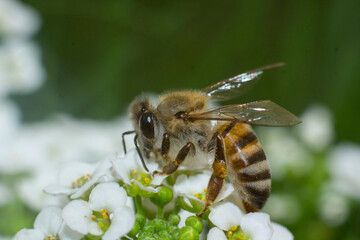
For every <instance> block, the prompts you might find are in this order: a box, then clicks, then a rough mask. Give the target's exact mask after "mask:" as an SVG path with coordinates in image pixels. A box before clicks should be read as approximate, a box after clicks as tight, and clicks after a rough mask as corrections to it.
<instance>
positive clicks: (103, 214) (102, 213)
mask: <svg viewBox="0 0 360 240" xmlns="http://www.w3.org/2000/svg"><path fill="white" fill-rule="evenodd" d="M100 213H101V215H102V217H103V218H104V219H107V218H108V214H107V212H106V210H105V209H101V210H100Z"/></svg>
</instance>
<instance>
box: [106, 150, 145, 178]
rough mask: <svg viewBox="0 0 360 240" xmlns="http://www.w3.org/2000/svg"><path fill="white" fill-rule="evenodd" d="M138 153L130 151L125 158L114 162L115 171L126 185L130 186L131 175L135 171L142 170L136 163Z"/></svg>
mask: <svg viewBox="0 0 360 240" xmlns="http://www.w3.org/2000/svg"><path fill="white" fill-rule="evenodd" d="M136 157H137V152H136V151H135V150H131V151H129V152H128V153H127V154H126V155H125V157H124V158H117V159H116V160H112V161H111V163H112V165H113V169H114V171H115V173H116V174H117V175H118V176H119V178H120V179H121V180H122V181H124V183H126V184H130V173H131V172H132V171H134V170H135V169H138V168H140V166H139V165H138V164H137V161H136Z"/></svg>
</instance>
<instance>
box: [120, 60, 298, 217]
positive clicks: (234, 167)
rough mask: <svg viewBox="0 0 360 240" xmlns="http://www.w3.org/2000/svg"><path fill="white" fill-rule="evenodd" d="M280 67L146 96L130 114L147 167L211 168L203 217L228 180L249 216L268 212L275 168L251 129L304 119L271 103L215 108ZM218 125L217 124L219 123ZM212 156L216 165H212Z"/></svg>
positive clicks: (169, 170)
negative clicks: (159, 163)
mask: <svg viewBox="0 0 360 240" xmlns="http://www.w3.org/2000/svg"><path fill="white" fill-rule="evenodd" d="M281 65H283V63H277V64H273V65H268V66H264V67H261V68H259V69H256V70H252V71H248V72H245V73H242V74H240V75H237V76H235V77H232V78H228V79H225V80H223V81H220V82H218V83H216V84H214V85H211V86H209V87H207V88H204V89H202V90H200V91H198V90H190V91H173V92H168V93H165V94H163V95H161V96H159V98H158V99H157V102H155V103H153V102H151V101H150V100H149V98H148V97H147V96H145V95H141V96H139V97H137V98H136V99H135V100H134V101H133V102H132V103H131V105H130V108H129V116H130V119H131V120H132V123H133V127H134V130H133V131H128V132H125V133H123V144H124V148H125V151H126V147H125V142H124V136H125V135H127V134H132V133H134V134H135V138H134V143H135V146H136V149H137V152H138V154H139V156H140V158H141V161H142V163H143V166H144V168H145V169H146V170H147V171H148V169H147V167H146V164H145V161H144V158H143V156H144V157H145V158H150V156H152V155H155V156H157V157H160V158H161V159H162V160H163V161H164V167H163V168H162V170H161V171H154V172H153V174H164V175H170V174H172V173H174V172H175V171H176V170H177V169H178V168H179V167H180V166H181V165H185V166H187V167H189V168H190V169H198V168H204V167H206V166H207V167H209V163H210V164H212V169H213V173H212V176H211V178H210V180H209V183H208V187H207V192H206V202H205V207H204V209H203V210H202V212H201V213H199V214H198V216H199V217H201V216H202V215H203V214H204V213H205V212H206V211H207V209H208V208H209V206H210V205H211V204H212V203H214V201H215V199H216V197H217V196H218V194H219V193H220V191H221V189H222V187H223V184H224V181H225V178H226V177H228V178H229V179H230V182H231V183H232V185H233V186H234V188H235V189H236V190H237V192H238V193H239V195H240V196H241V201H242V203H243V207H244V209H245V211H246V212H256V211H259V210H261V209H262V208H263V206H264V204H265V202H266V200H267V198H268V197H269V196H270V191H271V174H270V168H269V164H268V162H267V161H266V156H265V153H264V150H263V148H262V147H261V144H260V142H259V141H258V139H257V137H256V135H255V133H254V132H253V130H252V128H251V126H250V124H251V125H265V126H291V125H296V124H298V123H300V122H301V121H300V120H299V119H298V118H297V117H296V116H295V115H293V114H292V113H290V112H289V111H287V110H285V109H284V108H282V107H280V106H279V105H277V104H275V103H273V102H272V101H270V100H263V101H255V102H250V103H245V104H236V105H226V106H220V107H214V106H215V105H214V103H216V102H219V101H223V100H228V99H230V98H232V97H235V96H238V95H239V94H242V93H243V92H244V91H245V90H246V89H248V88H249V87H251V86H252V85H254V83H255V82H256V81H257V80H258V79H259V78H260V77H261V76H262V74H263V71H264V70H266V69H270V68H274V67H278V66H281ZM214 122H215V124H213V123H214ZM209 156H211V162H209V161H208V159H209Z"/></svg>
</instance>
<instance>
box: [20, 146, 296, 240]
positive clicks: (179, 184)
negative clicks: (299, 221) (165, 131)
mask: <svg viewBox="0 0 360 240" xmlns="http://www.w3.org/2000/svg"><path fill="white" fill-rule="evenodd" d="M147 166H148V168H149V169H150V171H151V172H152V171H154V170H156V169H159V167H160V166H159V165H158V164H157V163H156V162H155V161H153V162H151V161H150V162H149V163H148V165H147ZM210 176H211V173H210V172H208V171H203V172H201V173H199V171H197V172H192V171H191V170H189V169H185V170H182V171H181V172H180V173H177V174H175V175H174V176H169V177H167V178H166V177H165V176H159V175H155V176H152V175H151V174H150V173H148V172H146V171H145V169H144V168H143V166H142V165H141V161H140V158H139V157H138V155H137V152H136V151H135V150H132V151H130V152H128V153H127V154H126V155H125V156H124V157H120V156H118V155H115V156H112V157H109V158H107V159H105V160H104V161H102V162H100V163H98V164H97V165H96V166H93V165H91V164H87V163H81V162H72V163H68V164H67V165H65V166H64V168H63V169H61V170H60V171H59V174H58V178H57V179H58V180H57V183H55V184H51V185H49V186H48V187H46V188H45V192H47V193H48V194H52V195H55V196H58V197H61V196H65V197H66V198H65V199H66V200H65V203H64V202H63V206H62V207H60V206H56V207H55V206H51V207H46V208H44V209H43V210H42V211H41V212H40V213H39V215H38V217H37V218H36V220H35V224H34V229H23V230H21V231H19V232H18V233H17V234H16V236H15V240H23V239H50V240H60V239H61V240H64V239H74V240H75V239H104V240H111V239H113V240H116V239H121V238H124V239H143V240H145V239H200V237H201V236H202V238H205V237H207V238H208V239H239V240H240V239H244V240H247V239H250V238H251V239H253V240H266V239H268V240H270V239H274V238H273V236H275V235H276V234H280V235H283V236H286V237H284V238H283V239H289V240H290V239H292V238H293V237H292V234H291V233H290V232H289V231H288V230H286V229H285V228H284V227H277V226H278V225H274V224H272V223H270V220H269V219H270V218H269V215H267V214H265V213H251V214H245V213H243V212H242V211H241V210H240V208H239V207H238V206H236V205H235V204H233V203H231V202H229V201H227V199H228V198H229V197H230V196H231V195H232V194H233V192H234V188H233V187H232V186H231V184H230V183H226V184H225V186H224V188H223V190H222V192H221V194H220V195H219V197H218V198H217V199H216V201H215V204H213V205H212V206H211V209H210V214H206V215H205V216H204V217H203V218H202V219H200V218H198V217H197V216H196V214H197V213H199V212H201V210H202V208H203V207H204V203H205V198H206V186H207V183H208V181H209V179H210ZM274 226H276V227H274Z"/></svg>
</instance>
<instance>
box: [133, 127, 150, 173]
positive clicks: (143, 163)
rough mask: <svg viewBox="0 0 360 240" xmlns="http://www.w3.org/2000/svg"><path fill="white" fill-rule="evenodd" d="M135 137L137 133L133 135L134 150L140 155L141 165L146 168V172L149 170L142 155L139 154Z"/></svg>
mask: <svg viewBox="0 0 360 240" xmlns="http://www.w3.org/2000/svg"><path fill="white" fill-rule="evenodd" d="M137 137H138V135H137V134H136V135H135V137H134V143H135V147H136V151H137V152H138V154H139V156H140V159H141V162H142V165H143V167H144V168H145V170H146V171H147V172H149V169H148V168H147V167H146V164H145V161H144V158H143V156H142V155H141V152H140V149H139V146H138V144H137V141H136V140H137Z"/></svg>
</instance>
